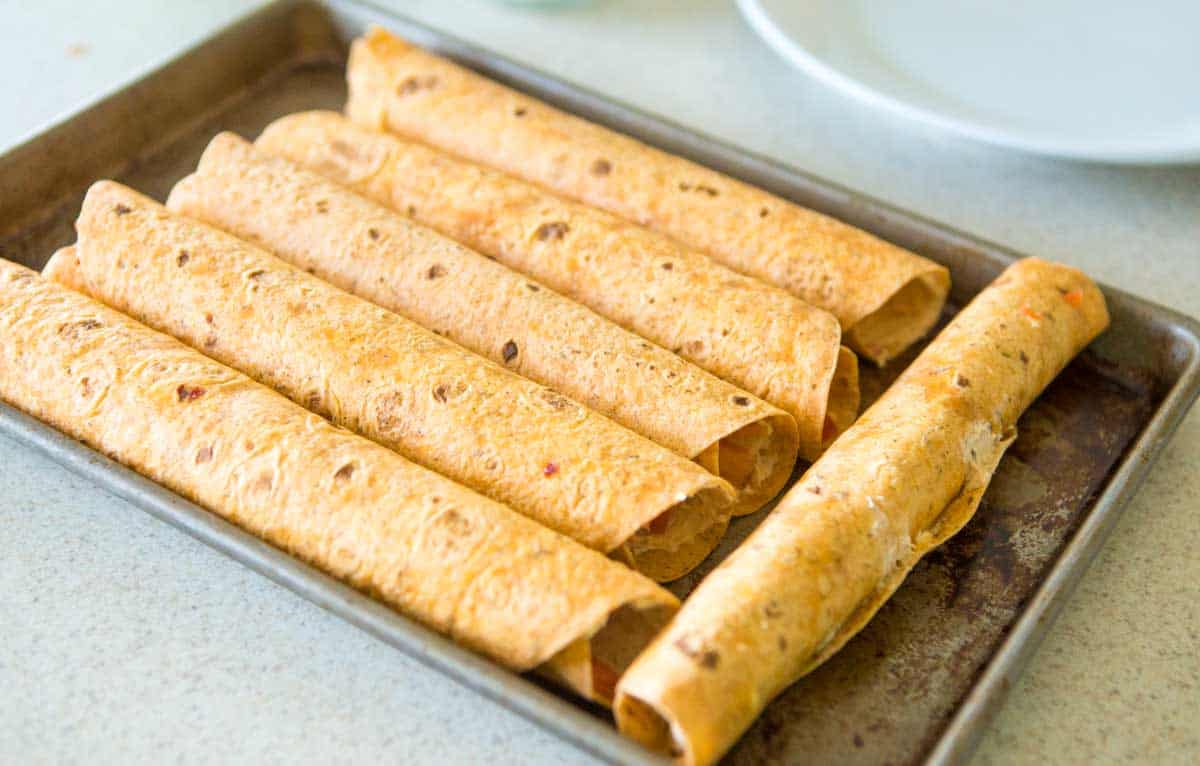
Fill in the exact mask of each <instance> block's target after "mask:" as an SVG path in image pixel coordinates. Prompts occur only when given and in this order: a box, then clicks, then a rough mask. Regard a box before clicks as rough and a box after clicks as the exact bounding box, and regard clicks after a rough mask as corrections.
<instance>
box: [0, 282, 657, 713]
mask: <svg viewBox="0 0 1200 766" xmlns="http://www.w3.org/2000/svg"><path fill="white" fill-rule="evenodd" d="M126 265H127V266H130V267H131V264H130V263H127V264H126ZM0 368H3V370H4V374H3V375H0V397H2V398H3V399H4V401H6V402H8V403H9V404H12V405H14V406H16V407H18V408H20V409H22V410H25V411H26V412H28V413H30V414H31V415H34V416H35V417H37V418H40V419H41V420H44V421H46V422H47V423H49V424H50V425H52V426H54V427H55V428H58V429H59V430H60V431H63V432H64V433H66V434H68V435H70V436H72V437H74V438H76V439H79V440H80V441H82V442H84V443H85V444H87V445H89V446H91V447H92V448H94V449H96V450H99V451H101V452H103V453H104V454H106V455H108V456H109V457H111V458H113V459H115V460H117V461H119V462H121V463H124V464H125V465H126V466H128V467H130V468H132V469H134V470H136V471H137V472H138V473H141V474H143V475H144V476H147V477H148V478H150V479H153V480H154V481H157V482H158V483H160V484H163V485H164V486H166V487H168V488H170V489H171V490H173V491H175V492H177V493H179V494H180V495H182V496H184V497H186V498H188V499H189V500H192V501H193V502H195V503H197V504H199V505H201V506H203V507H205V508H207V509H208V510H210V511H212V512H214V513H216V514H217V515H219V516H221V517H223V518H225V519H227V520H229V521H231V522H233V523H235V524H237V525H238V526H240V527H243V528H244V529H246V530H248V531H250V532H252V533H254V534H255V535H258V536H259V537H262V538H263V539H265V540H266V541H267V542H269V543H271V544H272V545H275V546H276V547H278V548H281V549H283V550H284V551H286V552H287V553H290V554H292V555H294V556H296V557H298V558H300V559H303V560H304V561H307V562H309V563H310V564H312V565H314V566H316V567H317V568H319V569H321V570H323V571H325V572H326V573H328V574H331V575H333V576H335V577H337V578H339V579H341V580H344V581H345V582H347V583H349V584H350V585H352V586H354V587H356V588H358V589H360V590H362V591H365V592H367V593H368V594H370V595H372V596H374V597H375V598H378V599H379V600H380V601H382V602H384V603H385V604H387V605H388V606H390V607H392V608H394V609H396V610H397V611H399V612H401V613H403V614H405V615H407V616H409V617H412V618H413V619H415V620H418V621H419V622H421V623H423V624H425V625H427V626H429V627H430V628H433V629H434V630H436V631H438V632H440V633H443V634H445V635H447V636H449V637H451V638H453V639H454V640H455V641H457V642H458V643H460V644H462V645H464V646H466V647H469V648H470V649H473V650H475V651H477V652H480V653H481V654H484V655H486V656H488V657H491V658H492V659H494V660H496V661H498V662H501V663H503V664H504V665H506V666H508V667H510V668H512V669H514V670H521V671H523V670H529V669H532V668H537V667H539V666H540V668H541V669H542V670H543V672H547V673H549V674H551V675H554V676H556V677H558V678H561V679H565V680H574V681H576V684H575V688H576V689H577V690H579V691H580V692H581V693H583V694H584V695H585V696H587V697H589V698H591V699H596V700H598V701H601V702H603V701H605V700H610V699H611V686H612V683H613V681H614V680H615V677H616V675H618V674H619V673H620V672H621V671H622V670H623V669H624V668H625V667H626V666H627V665H628V663H629V661H630V659H632V654H633V652H635V651H636V647H638V646H640V645H645V643H647V642H648V641H649V640H650V638H651V637H652V636H653V635H654V633H655V632H656V631H657V630H658V629H660V628H661V627H662V625H663V624H665V622H666V621H667V619H668V618H669V617H670V615H671V614H672V613H674V611H675V609H676V608H677V606H678V602H677V600H676V599H675V597H674V596H672V595H671V594H670V593H668V592H667V591H665V590H663V589H662V588H661V587H659V586H657V585H655V584H654V583H653V582H651V581H650V580H649V579H647V578H645V577H643V576H642V575H639V574H638V573H636V572H634V571H632V570H630V569H628V568H627V567H625V566H622V565H621V564H618V563H616V562H614V561H611V560H610V559H607V558H605V557H604V556H602V555H601V554H599V553H597V552H595V551H592V550H589V549H588V548H585V547H584V546H582V545H579V544H578V543H576V542H574V541H572V540H570V539H568V538H566V537H564V536H562V535H560V534H558V533H556V532H553V531H551V530H549V529H546V528H544V527H542V526H540V525H538V524H536V523H534V522H533V521H531V520H529V519H527V518H525V517H524V516H521V515H520V514H518V513H516V512H515V511H513V510H511V509H509V508H507V507H505V506H503V505H501V504H500V503H497V502H495V501H493V500H489V499H488V498H485V497H483V496H481V495H478V494H476V493H475V492H472V491H471V490H468V489H466V488H464V487H462V486H460V485H458V484H455V483H454V482H452V481H450V480H449V479H447V478H445V477H443V476H440V475H438V474H436V473H434V472H432V471H429V470H427V469H425V468H422V467H420V466H418V465H415V464H414V463H411V462H409V461H408V460H406V459H405V458H403V457H401V456H400V455H397V454H396V453H394V452H392V451H391V450H388V449H385V448H384V447H382V446H380V445H378V444H375V443H373V442H371V441H368V440H367V439H364V438H362V437H360V436H356V435H353V434H351V433H349V432H347V431H346V430H344V429H341V428H337V427H335V426H333V425H331V424H329V423H327V422H325V421H324V420H322V419H321V418H319V417H317V416H316V415H314V414H312V413H310V412H308V411H306V410H305V409H304V408H302V407H300V406H298V405H296V404H293V403H292V402H289V401H288V400H287V399H285V398H283V397H282V396H279V395H278V394H276V393H274V392H272V391H270V390H269V389H267V388H265V387H264V386H261V385H259V384H258V383H255V382H254V381H252V380H250V379H249V378H247V377H246V376H244V375H242V374H241V373H238V372H236V371H234V370H232V369H229V368H228V367H225V366H223V365H221V364H218V363H217V362H214V361H212V360H211V359H208V358H207V357H205V356H203V355H201V354H199V353H197V352H196V351H194V350H192V349H190V348H188V347H186V346H184V345H182V344H181V343H179V342H177V341H175V340H173V339H171V338H169V337H167V336H165V335H161V334H159V333H157V332H154V331H152V330H150V329H149V328H146V327H144V326H142V325H140V324H138V323H137V322H135V321H133V320H132V319H130V318H128V317H126V316H124V315H122V314H119V313H117V312H116V311H113V310H111V309H109V308H107V307H105V306H102V305H100V304H99V303H97V302H95V301H93V300H91V299H89V298H87V297H85V296H83V295H80V294H79V293H76V292H74V291H71V290H67V289H65V288H63V287H61V286H59V285H56V284H54V283H53V282H50V281H49V280H45V279H42V278H40V277H38V275H37V274H36V273H34V272H32V271H29V270H28V269H25V268H24V267H21V266H17V265H16V264H12V263H9V262H7V261H0ZM593 668H594V670H593Z"/></svg>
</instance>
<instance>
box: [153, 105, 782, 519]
mask: <svg viewBox="0 0 1200 766" xmlns="http://www.w3.org/2000/svg"><path fill="white" fill-rule="evenodd" d="M335 116H336V115H335ZM338 119H341V118H338ZM347 124H348V123H347ZM318 205H320V206H321V209H323V210H324V211H325V212H323V213H321V214H318V215H314V214H313V211H314V210H316V208H317V206H318ZM167 207H168V208H169V209H171V210H173V211H175V212H177V213H180V214H182V215H186V216H189V217H191V218H195V219H197V220H201V221H204V222H205V223H208V224H210V225H212V226H216V227H218V228H221V229H224V230H225V231H228V232H229V233H231V234H234V235H235V236H238V237H241V238H242V239H245V240H247V241H250V242H254V243H255V244H258V245H260V246H261V247H263V248H266V249H267V250H270V251H271V252H273V253H274V254H275V255H277V256H278V257H280V258H282V259H283V260H285V261H288V262H289V263H291V264H293V265H295V266H298V267H300V268H302V269H307V270H308V271H311V272H312V273H313V274H315V275H317V276H318V277H320V278H322V279H325V280H327V281H329V282H331V283H333V284H334V285H337V286H338V287H340V288H342V289H344V290H348V291H350V292H353V293H355V294H356V295H358V296H360V297H362V298H365V299H367V300H370V301H372V302H374V303H376V304H378V305H380V306H383V307H384V308H386V309H390V310H392V311H395V312H397V313H399V314H402V315H404V316H406V317H408V318H409V319H411V320H412V321H414V322H416V323H417V324H420V325H422V326H423V327H425V328H427V329H431V330H434V331H436V332H438V333H439V334H441V335H443V336H444V337H447V338H449V339H451V340H453V341H455V342H456V343H460V344H462V345H463V346H465V347H467V348H468V349H470V350H472V351H474V352H476V353H477V354H480V355H482V356H486V357H489V358H490V359H491V360H492V361H494V362H497V363H499V364H501V365H503V366H505V367H506V368H508V369H510V370H513V371H514V372H517V373H518V374H521V375H523V376H525V377H527V378H530V379H532V380H535V381H537V382H538V383H541V384H543V385H546V386H549V387H550V388H553V389H555V390H556V391H559V392H561V393H564V394H566V395H567V396H569V397H572V398H574V399H575V400H576V401H579V402H580V403H582V404H583V405H585V406H587V407H589V408H591V409H593V410H595V411H597V412H600V413H601V414H604V415H606V416H608V417H610V418H612V419H613V420H615V421H617V422H618V423H620V424H621V425H623V426H625V427H627V428H629V429H630V430H632V431H635V432H636V433H640V434H642V435H643V436H645V437H647V438H648V439H650V440H652V441H655V442H657V443H659V444H661V445H663V446H665V447H667V448H669V449H671V450H673V451H675V452H677V453H679V454H681V455H683V456H684V457H688V458H691V459H693V460H696V461H697V462H700V463H701V464H702V465H704V466H705V467H706V468H708V469H709V470H711V471H712V472H713V473H717V474H718V475H720V476H721V477H723V478H725V479H726V480H728V481H729V482H730V483H732V484H733V485H734V486H735V488H736V489H737V490H738V497H737V500H736V501H735V503H734V506H733V508H732V512H733V513H735V514H742V513H750V512H753V511H756V510H758V509H759V508H761V507H762V506H763V505H764V504H765V503H766V502H767V501H769V500H770V499H771V498H773V497H774V496H775V495H776V494H778V493H779V491H780V490H781V489H782V488H783V486H784V484H785V483H786V482H787V480H788V478H789V477H790V476H791V473H792V467H793V465H794V463H795V460H796V451H797V448H798V442H797V438H798V437H797V433H796V424H795V421H794V420H793V419H792V418H791V416H789V415H788V414H787V413H785V412H783V411H782V410H779V409H777V408H775V407H772V406H771V405H769V404H767V403H766V402H764V401H762V400H761V399H758V398H757V397H754V396H751V395H750V394H748V393H746V392H745V391H743V390H741V389H739V388H737V387H736V386H733V385H731V384H729V383H726V382H724V381H722V380H720V379H719V378H716V377H714V376H712V375H710V374H708V373H706V372H704V371H703V370H701V369H699V368H697V367H695V366H694V365H691V364H688V363H687V362H685V361H684V360H682V359H680V358H679V357H677V356H676V355H674V354H672V353H670V352H669V351H667V350H665V349H663V348H660V347H658V346H655V345H653V344H651V343H648V342H646V341H645V340H643V339H642V338H640V337H638V336H636V335H634V334H632V333H630V332H628V331H626V330H623V329H621V328H620V327H618V326H617V325H615V324H613V323H612V322H609V321H608V320H606V319H604V318H602V317H600V316H598V315H596V314H595V313H593V312H591V311H589V310H588V309H586V308H584V307H583V306H581V305H579V304H578V303H575V302H574V301H571V300H568V299H567V298H564V297H563V296H561V295H559V294H558V293H555V292H554V291H552V290H550V289H547V288H546V287H545V286H544V285H541V284H538V283H537V282H534V281H532V280H530V279H529V278H528V277H524V276H522V275H521V274H518V273H516V272H514V271H512V270H510V269H508V268H507V267H505V266H503V265H501V264H499V263H497V262H495V261H492V260H490V259H488V258H485V257H484V256H482V255H480V254H479V253H476V252H473V251H471V250H468V249H467V248H465V247H463V246H461V245H459V244H457V243H455V242H453V241H451V240H448V239H446V238H444V237H442V236H439V235H438V234H436V233H435V232H432V231H430V230H429V229H426V228H425V227H423V226H420V225H418V224H415V223H413V222H412V221H410V220H408V219H406V218H404V217H403V216H401V215H398V214H396V213H394V212H392V211H391V210H389V209H387V208H384V207H381V206H379V205H377V204H375V203H373V202H371V201H370V200H368V199H365V198H363V197H360V196H358V195H357V194H354V193H353V192H351V191H349V190H347V189H345V188H343V187H341V186H338V185H336V184H334V183H333V182H332V181H329V180H326V179H324V178H322V177H320V176H318V175H315V174H313V173H310V172H307V171H305V170H303V169H302V168H300V167H299V166H297V165H295V164H294V163H291V162H289V161H287V160H285V159H281V158H277V157H272V156H269V155H267V154H264V153H262V152H259V151H256V150H255V149H254V148H253V147H252V146H250V144H248V143H247V142H246V141H244V140H242V139H241V138H239V137H237V136H235V135H233V134H232V133H222V134H220V135H218V136H217V137H216V138H214V139H213V140H212V142H211V143H210V144H209V146H208V148H207V149H206V150H205V152H204V156H203V157H202V158H201V160H200V164H199V167H198V168H197V170H196V172H195V173H193V174H192V175H191V176H188V177H187V178H185V179H183V180H182V181H180V182H179V183H178V184H176V186H175V188H174V189H173V190H172V192H171V196H170V199H168V201H167Z"/></svg>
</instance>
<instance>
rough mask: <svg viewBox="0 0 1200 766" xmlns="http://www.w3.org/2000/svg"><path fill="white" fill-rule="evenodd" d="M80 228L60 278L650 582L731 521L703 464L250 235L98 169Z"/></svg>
mask: <svg viewBox="0 0 1200 766" xmlns="http://www.w3.org/2000/svg"><path fill="white" fill-rule="evenodd" d="M317 214H320V213H317ZM76 228H77V230H78V233H79V242H78V243H77V245H76V249H75V257H74V258H70V257H59V256H56V257H55V258H53V259H51V263H50V264H48V265H47V267H46V272H45V273H46V274H47V275H48V276H50V277H51V278H53V279H55V280H58V281H60V282H63V283H64V284H66V285H68V286H70V287H74V288H76V289H79V290H80V291H82V292H84V293H86V294H88V295H91V296H92V297H94V298H97V299H98V300H101V301H103V302H105V303H107V304H108V305H110V306H113V307H114V308H117V309H119V310H122V311H125V312H126V313H129V314H131V315H132V316H134V317H135V318H137V319H139V320H141V321H144V322H145V323H146V324H148V325H150V326H151V327H154V328H155V329H161V330H163V331H165V332H169V333H170V334H172V335H174V336H176V337H178V338H180V339H181V340H183V341H184V342H186V343H188V344H189V345H191V346H193V347H195V348H197V349H200V350H202V351H204V353H206V354H208V355H209V356H212V357H213V358H215V359H217V360H218V361H221V362H223V363H226V364H230V365H231V366H234V367H236V368H238V369H241V370H243V371H244V372H246V373H247V374H249V375H250V376H251V377H253V378H255V379H257V380H259V381H261V382H263V383H266V384H268V385H270V386H271V387H272V388H275V389H277V390H279V391H280V392H281V393H283V394H285V395H286V396H288V397H289V398H292V399H293V400H295V401H297V402H299V403H301V404H304V405H305V406H307V407H308V408H309V409H311V410H314V411H316V412H318V413H321V414H325V415H327V416H328V417H329V418H330V419H331V420H332V421H333V422H335V423H337V424H339V425H342V426H345V427H347V428H351V429H352V430H355V431H358V432H360V433H362V434H363V435H365V436H368V437H370V438H372V439H374V440H376V441H378V442H380V443H382V444H384V445H385V446H388V447H391V448H393V449H395V450H397V451H399V452H400V453H401V454H403V455H404V456H405V457H408V458H409V459H411V460H414V461H416V462H418V463H421V464H422V465H425V466H426V467H428V468H432V469H433V470H435V471H438V472H439V473H441V474H443V475H446V476H448V477H450V478H451V479H454V480H456V481H459V482H461V483H463V484H465V485H467V486H468V487H470V488H472V489H475V490H476V491H478V492H481V493H483V494H485V495H487V496H489V497H492V498H493V499H496V500H499V501H501V502H504V503H505V504H507V505H509V506H511V507H512V508H514V509H515V510H517V511H520V512H521V513H524V514H526V515H528V516H530V517H531V518H533V519H535V520H536V521H539V522H541V523H543V524H545V525H547V526H549V527H550V528H552V529H555V530H556V531H559V532H562V533H563V534H566V535H568V536H569V537H572V538H574V539H576V540H578V541H580V542H582V543H583V544H584V545H587V546H588V547H590V548H595V549H596V550H600V551H604V552H610V551H617V552H619V553H620V555H622V556H624V557H625V558H626V559H627V560H628V561H629V562H630V564H631V565H632V566H634V567H635V568H637V569H638V570H639V571H642V572H643V573H646V574H648V575H649V576H651V577H654V578H656V579H662V580H666V579H674V578H675V577H679V576H681V575H682V574H684V573H685V572H687V571H688V570H690V569H691V568H692V567H694V566H695V565H696V564H697V563H699V562H700V561H701V560H702V559H703V558H704V557H705V556H706V555H707V554H708V553H709V552H710V551H711V550H712V548H713V547H714V546H715V545H716V543H717V541H718V540H719V539H720V537H721V535H722V534H723V532H724V530H725V527H726V525H727V523H728V508H729V502H730V501H731V500H732V496H733V492H732V489H731V488H730V487H729V485H728V484H727V483H726V482H724V481H722V480H721V479H719V478H717V477H716V476H713V475H712V474H710V473H709V472H708V471H705V470H704V469H703V468H701V467H700V466H698V465H697V464H695V463H693V462H691V461H689V460H687V459H685V458H683V457H680V456H679V455H676V454H675V453H673V452H670V451H669V450H667V449H665V448H663V447H660V446H658V445H657V444H654V443H653V442H651V441H649V440H647V439H645V438H643V437H641V436H638V435H637V434H634V433H633V432H631V431H628V430H627V429H624V428H622V427H620V426H618V425H617V424H616V423H613V422H612V421H611V420H608V419H607V418H605V417H603V416H601V415H598V414H596V413H594V412H591V411H590V410H587V409H586V408H584V407H581V406H580V405H578V404H576V403H574V402H572V401H571V400H569V399H567V398H566V397H564V396H562V395H561V394H559V393H557V392H554V391H551V390H550V389H547V388H544V387H542V386H539V385H537V384H536V383H533V382H531V381H529V380H526V379H525V378H522V377H520V376H518V375H516V374H514V373H511V372H508V371H507V370H504V369H502V368H501V367H499V366H497V365H495V364H492V363H491V362H489V361H487V360H485V359H482V358H480V357H478V356H475V355H474V354H471V353H470V352H468V351H465V350H464V349H462V348H461V347H459V346H457V345H455V344H454V343H451V342H450V341H448V340H444V339H442V338H439V337H438V336H436V335H434V334H433V333H431V332H428V331H427V330H425V329H423V328H421V327H419V326H418V325H415V324H413V323H412V322H410V321H408V320H407V319H404V318H403V317H400V316H399V315H397V314H393V313H391V312H389V311H385V310H384V309H381V308H378V307H376V306H373V305H371V304H370V303H367V302H366V301H363V300H361V299H359V298H356V297H354V296H352V295H349V294H347V293H344V292H342V291H341V290H338V289H337V288H335V287H333V286H332V285H330V284H328V283H326V282H324V281H322V280H320V279H317V278H316V277H314V276H311V275H309V274H306V273H304V272H303V271H301V270H300V269H297V268H295V267H293V266H291V265H289V264H287V263H284V262H283V261H280V260H279V259H277V258H275V257H274V256H272V255H270V254H269V253H267V252H265V251H262V250H259V249H258V248H257V247H254V246H253V245H250V244H248V243H245V242H243V241H241V240H239V239H236V238H234V237H231V236H229V235H227V234H225V233H224V232H221V231H218V230H216V229H212V228H210V227H208V226H206V225H204V224H201V223H199V222H196V221H193V220H191V219H188V218H184V217H182V216H174V215H171V214H170V213H168V212H167V210H166V209H165V208H163V207H162V206H161V205H159V204H157V203H156V202H154V201H152V200H150V199H148V198H146V197H143V196H142V195H140V194H138V193H136V192H134V191H132V190H130V189H127V188H125V187H123V186H120V185H119V184H115V183H112V182H103V181H102V182H100V183H97V184H95V185H93V187H92V188H91V190H89V192H88V195H87V198H86V199H85V200H84V204H83V210H82V212H81V213H80V216H79V220H78V221H77V222H76Z"/></svg>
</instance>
